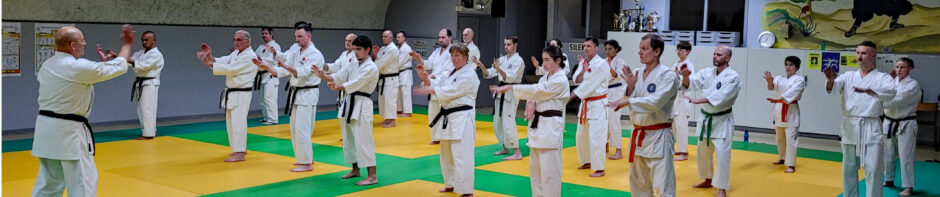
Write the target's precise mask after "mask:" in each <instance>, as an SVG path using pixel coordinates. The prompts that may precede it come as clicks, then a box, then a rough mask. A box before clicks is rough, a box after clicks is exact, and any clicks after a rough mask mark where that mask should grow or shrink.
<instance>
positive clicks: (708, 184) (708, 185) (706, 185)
mask: <svg viewBox="0 0 940 197" xmlns="http://www.w3.org/2000/svg"><path fill="white" fill-rule="evenodd" d="M692 188H712V180H711V179H705V181H702V182H701V183H698V184H695V185H692Z"/></svg>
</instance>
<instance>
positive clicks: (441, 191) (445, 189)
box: [437, 187, 454, 193]
mask: <svg viewBox="0 0 940 197" xmlns="http://www.w3.org/2000/svg"><path fill="white" fill-rule="evenodd" d="M437 192H440V193H445V192H454V188H453V187H445V188H441V189H440V190H437Z"/></svg>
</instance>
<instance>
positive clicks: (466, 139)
mask: <svg viewBox="0 0 940 197" xmlns="http://www.w3.org/2000/svg"><path fill="white" fill-rule="evenodd" d="M467 53H468V50H467V46H465V45H463V44H455V45H454V46H452V47H450V54H451V61H452V62H453V63H454V69H455V70H453V71H449V72H447V73H443V75H439V76H434V75H430V74H428V73H427V72H426V71H425V70H424V66H423V65H421V64H420V62H419V64H418V66H417V68H418V70H417V73H418V77H419V78H421V80H422V81H423V82H424V84H422V86H420V87H418V88H416V89H415V90H414V93H415V94H420V95H425V94H433V95H435V96H437V99H438V101H439V102H440V113H438V114H437V115H435V116H434V119H433V120H432V121H431V124H430V126H431V127H437V128H440V130H439V132H437V133H435V135H436V136H435V137H434V139H439V140H441V142H440V143H441V155H440V159H441V174H442V175H443V176H444V188H441V189H440V190H439V192H442V193H443V192H454V193H457V194H461V195H460V196H473V169H474V156H473V155H474V153H473V147H474V146H473V143H474V138H476V137H475V135H476V124H474V116H475V114H476V112H475V110H474V106H476V97H477V88H479V86H480V79H479V78H477V74H476V72H474V69H473V66H467V61H468V59H467ZM428 84H430V85H428Z"/></svg>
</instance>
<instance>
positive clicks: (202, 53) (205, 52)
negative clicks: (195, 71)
mask: <svg viewBox="0 0 940 197" xmlns="http://www.w3.org/2000/svg"><path fill="white" fill-rule="evenodd" d="M199 48H200V50H199V51H198V52H196V57H197V58H199V61H201V62H202V64H205V65H206V66H210V67H211V66H212V63H213V62H214V61H215V59H214V58H212V47H209V45H208V44H206V43H202V45H199Z"/></svg>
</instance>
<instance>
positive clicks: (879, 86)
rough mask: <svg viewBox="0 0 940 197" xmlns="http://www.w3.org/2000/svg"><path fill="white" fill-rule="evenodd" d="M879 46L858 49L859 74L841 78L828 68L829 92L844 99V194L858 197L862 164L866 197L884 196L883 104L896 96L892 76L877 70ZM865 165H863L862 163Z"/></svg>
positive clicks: (853, 73)
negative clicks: (876, 61) (876, 59)
mask: <svg viewBox="0 0 940 197" xmlns="http://www.w3.org/2000/svg"><path fill="white" fill-rule="evenodd" d="M875 49H877V47H876V45H875V43H873V42H871V41H864V42H862V43H861V44H859V45H858V47H856V48H855V54H856V55H857V56H858V57H857V59H858V65H859V70H858V71H848V72H845V73H844V74H841V75H840V74H838V73H836V72H835V71H833V70H832V69H831V68H826V69H825V70H824V73H825V74H826V92H828V93H829V94H841V95H842V96H841V97H842V115H843V117H842V133H841V138H842V141H841V143H842V194H843V195H844V196H846V197H856V196H858V168H859V164H861V167H862V168H863V169H864V170H865V187H866V188H865V189H866V191H865V194H866V195H867V196H875V197H878V196H882V195H883V192H882V190H883V189H884V188H883V186H882V185H881V184H880V183H881V181H882V178H883V177H882V176H883V175H884V166H883V165H884V163H883V161H884V157H883V156H884V150H883V149H882V148H883V147H882V143H883V142H884V137H885V136H884V133H882V130H881V129H882V128H881V127H882V125H881V119H879V118H878V117H879V116H881V115H882V114H883V113H884V108H882V106H883V104H882V102H884V101H888V100H890V99H892V98H894V94H895V92H896V90H895V87H894V85H893V83H892V81H894V79H892V78H891V76H890V75H888V74H885V73H882V72H878V70H875V58H876V57H877V56H878V53H877V51H876V50H875ZM859 162H861V163H859Z"/></svg>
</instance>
